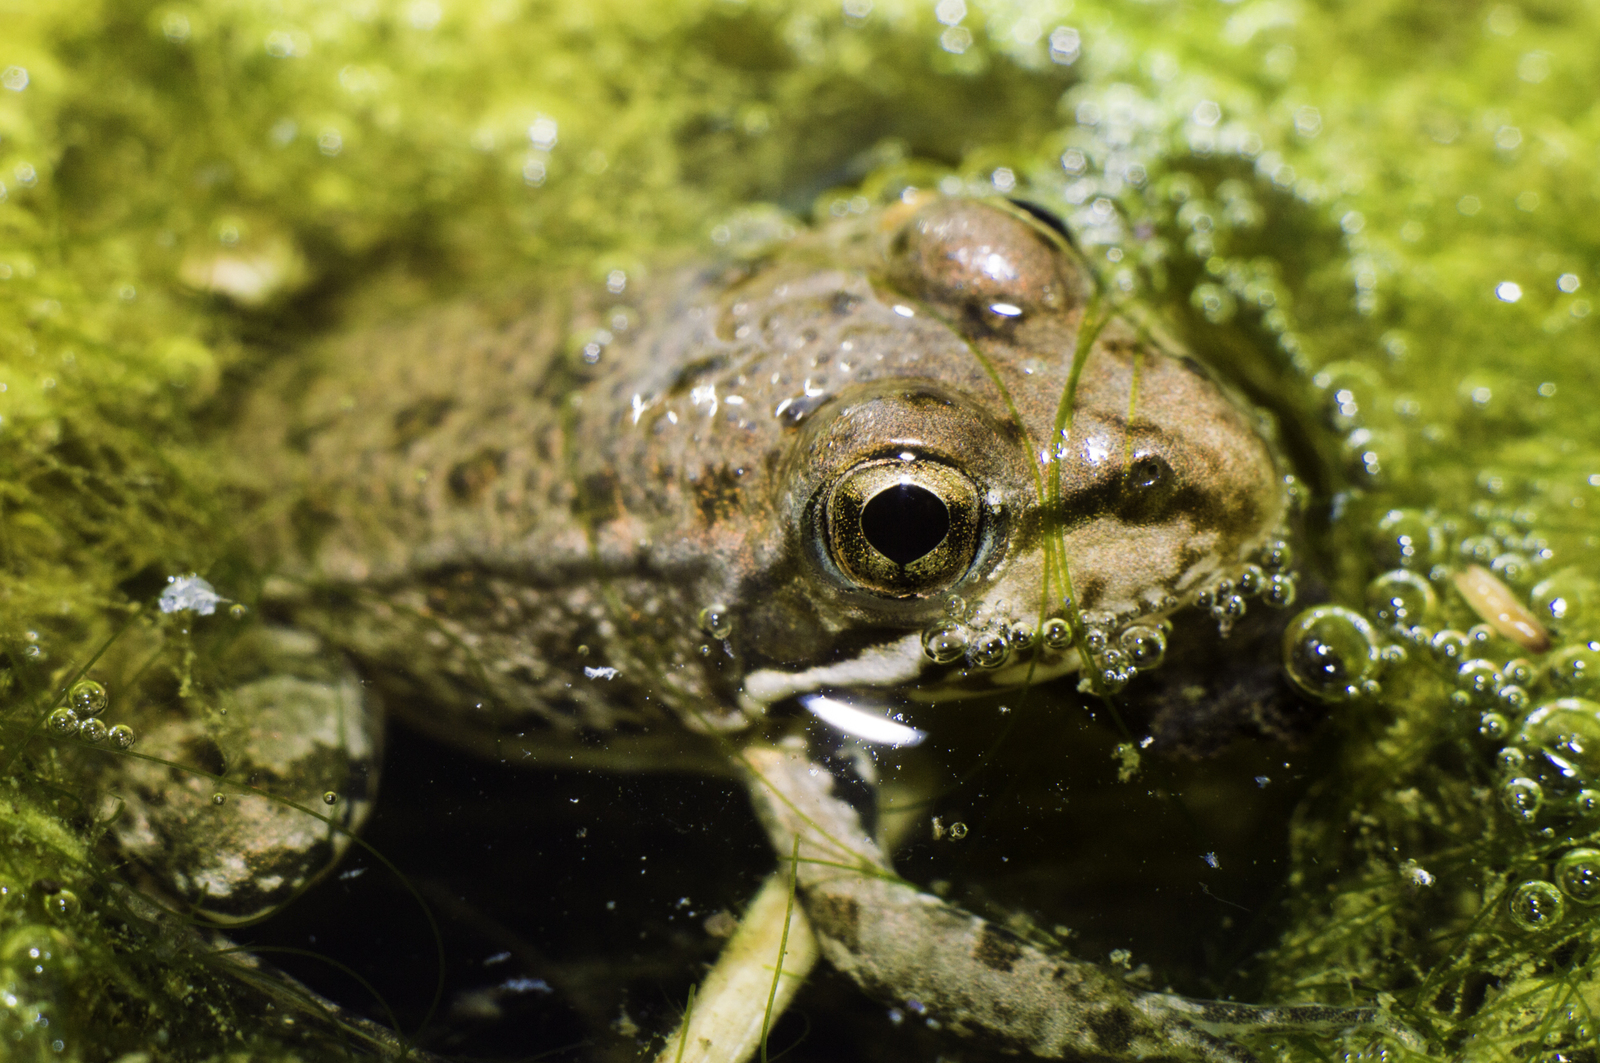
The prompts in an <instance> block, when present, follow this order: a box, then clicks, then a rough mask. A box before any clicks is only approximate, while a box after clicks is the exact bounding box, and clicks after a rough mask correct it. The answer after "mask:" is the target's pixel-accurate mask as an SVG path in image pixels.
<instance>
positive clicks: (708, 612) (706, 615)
mask: <svg viewBox="0 0 1600 1063" xmlns="http://www.w3.org/2000/svg"><path fill="white" fill-rule="evenodd" d="M700 630H701V631H704V632H705V633H706V634H707V635H710V636H711V637H712V638H714V639H725V638H727V637H728V636H729V635H732V634H733V616H732V615H731V614H730V613H729V612H728V607H727V606H725V605H722V604H721V603H717V604H714V605H708V606H706V607H705V608H704V609H702V610H700Z"/></svg>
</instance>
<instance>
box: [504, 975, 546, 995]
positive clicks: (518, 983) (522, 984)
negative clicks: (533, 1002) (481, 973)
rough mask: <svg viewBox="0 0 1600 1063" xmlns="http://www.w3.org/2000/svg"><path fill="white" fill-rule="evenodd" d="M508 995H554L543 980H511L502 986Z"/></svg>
mask: <svg viewBox="0 0 1600 1063" xmlns="http://www.w3.org/2000/svg"><path fill="white" fill-rule="evenodd" d="M500 988H501V989H503V990H505V991H506V992H507V993H540V994H545V993H554V992H555V990H553V989H551V988H550V983H548V982H546V981H545V980H544V979H543V978H511V979H508V980H507V981H505V982H502V983H501V984H500Z"/></svg>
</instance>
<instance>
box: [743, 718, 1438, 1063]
mask: <svg viewBox="0 0 1600 1063" xmlns="http://www.w3.org/2000/svg"><path fill="white" fill-rule="evenodd" d="M744 759H745V763H746V765H747V767H748V768H749V771H750V788H751V793H752V795H753V797H754V801H755V806H756V812H757V814H758V815H759V816H760V818H761V821H762V823H763V825H764V826H765V827H766V829H767V833H768V835H769V836H770V837H771V839H772V842H773V845H774V847H775V848H776V849H777V850H778V851H779V852H780V853H783V854H788V853H790V852H794V851H797V852H798V862H797V865H796V880H797V884H798V886H799V890H800V893H801V896H802V898H803V899H804V904H805V909H806V913H807V915H808V916H809V917H810V922H811V925H812V928H813V930H814V931H815V933H816V935H817V937H818V939H819V942H820V944H821V948H822V953H823V955H824V956H826V957H827V959H828V960H829V962H831V963H832V964H833V965H834V966H835V967H837V968H838V969H839V970H840V971H842V972H844V973H845V974H847V975H849V976H850V978H852V979H853V980H854V981H855V982H856V983H857V984H858V985H860V986H861V988H862V989H863V990H865V991H866V992H867V993H868V994H870V995H872V996H875V997H878V998H880V999H883V1000H886V1001H889V1002H893V1003H903V1002H904V1001H907V1000H916V1001H918V1002H920V1003H921V1005H923V1007H925V1008H926V1009H927V1011H926V1013H927V1015H928V1016H929V1017H930V1018H934V1019H937V1020H938V1021H939V1022H940V1024H941V1025H943V1026H944V1027H945V1028H947V1029H950V1030H951V1031H953V1032H955V1033H957V1034H962V1035H967V1036H973V1037H979V1038H982V1039H984V1040H986V1041H988V1042H991V1043H992V1044H993V1045H994V1046H995V1047H998V1048H1002V1049H1007V1050H1012V1051H1016V1050H1023V1051H1028V1052H1031V1053H1032V1054H1034V1055H1036V1056H1041V1057H1044V1058H1047V1059H1059V1058H1078V1057H1080V1056H1084V1057H1090V1058H1096V1059H1125V1060H1135V1059H1144V1058H1149V1057H1152V1056H1157V1057H1164V1058H1170V1057H1171V1056H1172V1055H1173V1054H1174V1053H1175V1052H1176V1053H1178V1054H1180V1055H1181V1056H1183V1057H1186V1058H1190V1059H1194V1060H1203V1061H1207V1063H1245V1061H1250V1060H1253V1059H1254V1058H1255V1057H1254V1056H1252V1055H1251V1054H1250V1052H1249V1051H1247V1050H1246V1049H1244V1048H1242V1047H1240V1046H1239V1045H1237V1044H1234V1043H1233V1042H1232V1041H1229V1040H1227V1039H1226V1038H1227V1036H1228V1035H1229V1034H1233V1033H1239V1032H1245V1031H1261V1030H1274V1029H1282V1030H1294V1031H1298V1032H1318V1031H1338V1030H1342V1029H1348V1028H1376V1029H1383V1030H1386V1031H1388V1032H1390V1033H1392V1034H1395V1035H1396V1036H1397V1037H1398V1038H1399V1039H1401V1040H1402V1041H1405V1042H1407V1043H1409V1044H1412V1045H1414V1046H1417V1047H1420V1045H1417V1042H1416V1038H1415V1036H1414V1035H1412V1034H1411V1033H1410V1032H1409V1031H1406V1030H1404V1029H1403V1028H1402V1027H1399V1026H1398V1024H1395V1023H1393V1022H1392V1021H1391V1020H1389V1019H1388V1018H1387V1017H1386V1016H1384V1015H1382V1014H1381V1013H1380V1012H1378V1011H1377V1010H1376V1009H1372V1008H1334V1007H1325V1006H1321V1005H1306V1006H1289V1007H1282V1008H1270V1007H1254V1006H1250V1005H1238V1004H1230V1003H1221V1002H1209V1001H1191V1000H1187V999H1185V998H1183V997H1178V996H1174V995H1172V994H1167V993H1143V992H1138V991H1135V990H1133V989H1131V988H1130V987H1129V986H1128V985H1127V984H1126V983H1125V982H1123V981H1122V980H1121V979H1120V978H1118V977H1116V976H1115V975H1113V974H1112V973H1111V972H1109V971H1106V970H1104V969H1102V968H1100V967H1097V966H1095V965H1094V964H1089V963H1084V962H1082V961H1078V960H1073V959H1070V958H1067V957H1064V956H1060V955H1053V954H1049V953H1046V952H1044V951H1043V950H1041V949H1038V948H1036V947H1034V946H1033V945H1030V944H1028V943H1027V942H1025V941H1023V940H1021V939H1019V938H1017V937H1016V936H1014V935H1013V934H1011V933H1009V932H1008V931H1006V930H1004V929H1002V928H1000V927H998V926H996V925H995V924H993V923H991V922H989V921H988V920H985V919H982V918H979V917H978V916H975V915H972V914H971V913H969V912H967V911H964V910H963V909H961V908H958V907H956V906H954V905H951V904H947V903H946V902H944V901H942V900H940V899H939V898H937V897H934V896H932V895H930V894H927V893H923V892H922V891H920V890H918V889H916V888H915V887H914V886H912V885H910V884H908V883H906V882H904V881H903V880H901V879H899V878H897V877H896V876H895V875H894V872H893V870H892V869H891V868H890V865H889V861H888V860H887V858H886V857H885V856H884V854H883V852H882V851H881V850H880V849H879V847H878V846H877V845H876V843H874V841H873V840H872V839H871V838H870V837H869V836H868V835H867V833H866V832H865V831H864V830H863V829H862V825H861V820H860V817H859V816H858V815H857V813H856V811H855V810H854V809H853V808H852V807H851V806H850V805H849V804H848V803H847V802H845V801H843V800H842V799H840V798H838V797H836V796H834V795H833V793H832V789H833V778H832V776H831V775H830V773H829V772H828V771H827V770H826V769H824V768H822V767H820V766H818V765H817V764H815V763H814V762H812V761H811V760H810V759H809V758H808V757H807V755H806V752H805V749H804V746H803V744H801V743H800V742H799V741H798V740H796V741H795V742H794V743H793V744H784V745H781V746H778V747H770V746H768V747H757V748H752V749H750V750H747V751H746V752H745V754H744ZM796 839H798V849H797V850H796V848H795V847H796V844H797V842H796Z"/></svg>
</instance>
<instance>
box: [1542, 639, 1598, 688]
mask: <svg viewBox="0 0 1600 1063" xmlns="http://www.w3.org/2000/svg"><path fill="white" fill-rule="evenodd" d="M1545 676H1546V678H1547V679H1548V680H1549V681H1550V687H1551V689H1553V690H1554V691H1555V692H1556V693H1557V694H1572V695H1578V696H1584V695H1589V694H1596V693H1600V649H1597V648H1596V644H1594V643H1590V644H1589V645H1586V646H1570V647H1568V648H1567V649H1564V650H1562V651H1560V652H1559V653H1557V654H1556V655H1555V656H1554V657H1552V658H1551V659H1550V663H1549V664H1548V665H1546V666H1545Z"/></svg>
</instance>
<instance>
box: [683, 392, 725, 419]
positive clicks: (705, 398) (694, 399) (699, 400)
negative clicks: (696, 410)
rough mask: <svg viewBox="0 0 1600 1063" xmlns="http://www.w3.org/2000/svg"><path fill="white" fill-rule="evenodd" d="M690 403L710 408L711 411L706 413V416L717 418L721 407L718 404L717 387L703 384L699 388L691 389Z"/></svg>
mask: <svg viewBox="0 0 1600 1063" xmlns="http://www.w3.org/2000/svg"><path fill="white" fill-rule="evenodd" d="M689 401H690V402H691V403H692V404H694V405H695V406H710V407H711V409H709V410H707V411H706V416H707V417H715V416H716V415H717V407H718V405H719V403H718V402H717V385H715V384H701V385H700V386H699V387H697V388H693V389H691V390H690V392H689Z"/></svg>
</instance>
